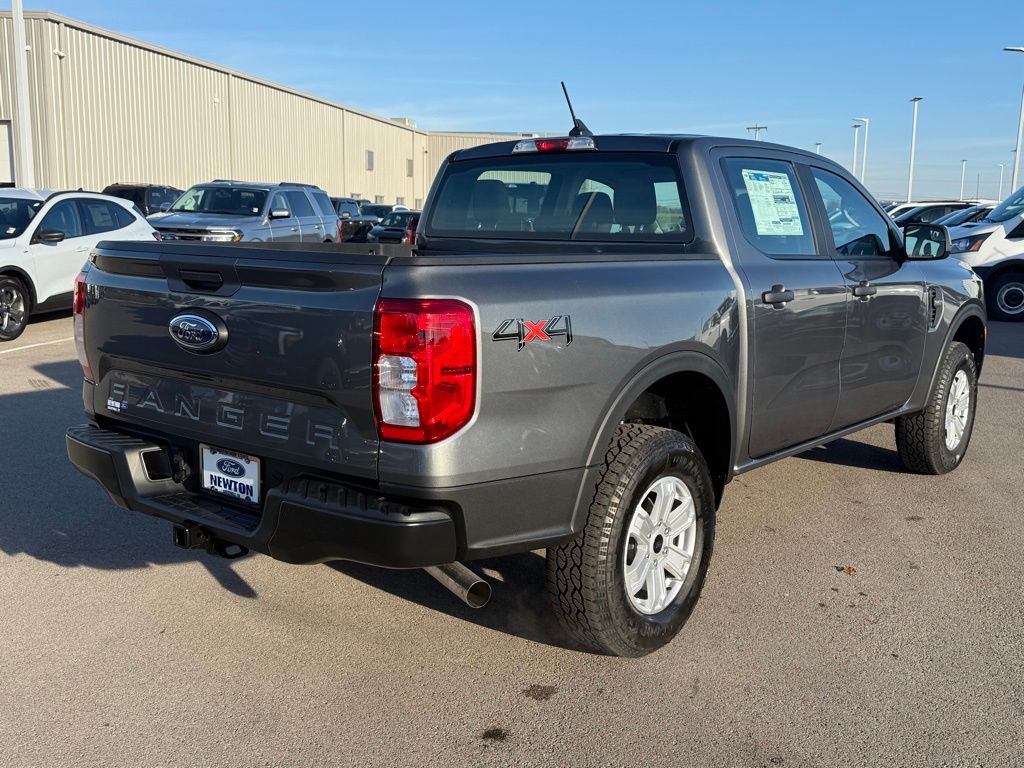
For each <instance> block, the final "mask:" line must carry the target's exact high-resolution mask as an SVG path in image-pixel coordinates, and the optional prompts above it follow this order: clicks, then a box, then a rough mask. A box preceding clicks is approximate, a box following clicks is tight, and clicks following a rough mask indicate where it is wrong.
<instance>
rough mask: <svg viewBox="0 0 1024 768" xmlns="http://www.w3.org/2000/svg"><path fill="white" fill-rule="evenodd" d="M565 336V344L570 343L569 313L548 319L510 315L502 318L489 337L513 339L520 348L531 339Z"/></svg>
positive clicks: (570, 326)
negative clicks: (535, 320)
mask: <svg viewBox="0 0 1024 768" xmlns="http://www.w3.org/2000/svg"><path fill="white" fill-rule="evenodd" d="M560 336H564V337H565V346H569V345H570V344H572V318H571V317H569V315H555V316H554V317H552V318H551V319H550V320H538V321H537V322H533V321H531V320H524V319H523V318H521V317H512V318H509V319H508V320H502V321H501V325H499V326H498V330H496V331H495V332H494V335H493V336H492V337H491V338H492V339H493V340H494V341H515V342H518V344H519V349H522V348H523V347H525V346H526V345H527V344H529V343H530V342H531V341H551V340H552V339H555V338H558V337H560Z"/></svg>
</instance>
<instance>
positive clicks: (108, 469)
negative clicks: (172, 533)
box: [67, 424, 457, 568]
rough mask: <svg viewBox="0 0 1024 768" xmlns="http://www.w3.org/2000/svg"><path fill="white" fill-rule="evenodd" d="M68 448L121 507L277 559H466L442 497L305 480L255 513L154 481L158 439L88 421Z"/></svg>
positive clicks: (400, 562) (276, 491)
mask: <svg viewBox="0 0 1024 768" xmlns="http://www.w3.org/2000/svg"><path fill="white" fill-rule="evenodd" d="M67 450H68V458H70V459H71V463H72V464H74V465H75V466H76V467H77V468H78V469H79V471H81V472H82V473H83V474H85V475H87V476H88V477H91V478H93V479H94V480H96V482H98V483H99V484H100V485H101V486H103V488H104V489H105V490H106V491H107V493H108V494H109V495H110V497H111V498H112V499H113V500H114V502H115V503H116V504H118V506H121V507H124V508H125V509H129V510H133V511H135V512H143V513H145V514H148V515H153V516H155V517H159V518H163V519H164V520H168V521H170V522H172V523H175V524H179V525H195V526H198V527H199V528H200V529H201V530H202V531H203V532H204V533H205V534H206V535H208V536H209V537H211V538H213V539H216V540H219V541H222V542H229V543H233V544H238V545H240V546H243V547H246V548H247V549H250V550H253V551H257V552H262V553H264V554H267V555H270V556H271V557H274V558H276V559H278V560H284V561H286V562H289V563H321V562H327V561H330V560H354V561H357V562H361V563H367V564H370V565H378V566H383V567H387V568H422V567H425V566H429V565H440V564H443V563H450V562H453V561H455V560H456V559H457V535H456V525H455V521H454V520H453V519H452V516H451V514H450V513H449V512H448V511H447V510H446V509H445V508H444V506H443V505H441V504H431V503H429V502H426V503H423V504H422V505H420V504H416V505H411V504H409V503H406V502H402V501H396V500H391V499H387V498H384V497H382V496H379V495H377V494H375V493H373V492H366V491H364V490H360V489H357V488H353V487H349V486H346V485H343V484H340V483H335V482H329V481H324V480H321V479H314V478H296V479H293V480H291V481H289V482H287V483H285V484H282V485H280V486H278V487H275V488H271V489H270V490H269V491H268V492H267V495H266V499H265V501H264V503H263V505H262V509H255V508H253V509H251V510H250V509H246V508H244V507H242V506H239V505H236V504H231V503H222V502H221V501H219V500H218V499H216V498H213V497H211V496H208V495H206V494H199V493H193V492H190V491H189V490H188V489H187V488H186V487H185V486H184V485H183V484H181V483H177V482H175V481H174V480H172V479H169V478H164V479H160V478H157V479H154V478H153V477H152V476H151V474H152V469H147V459H146V455H147V454H150V453H158V454H165V455H166V452H165V451H164V448H163V447H162V446H160V445H158V444H157V443H154V442H149V441H147V440H143V439H140V438H137V437H134V436H131V435H126V434H124V433H121V432H116V431H113V430H107V429H101V428H99V427H96V426H93V425H89V424H87V425H82V426H77V427H72V428H71V429H69V430H68V433H67ZM153 458H154V457H150V459H153ZM157 464H159V462H154V461H150V462H149V465H150V467H153V466H156V465H157Z"/></svg>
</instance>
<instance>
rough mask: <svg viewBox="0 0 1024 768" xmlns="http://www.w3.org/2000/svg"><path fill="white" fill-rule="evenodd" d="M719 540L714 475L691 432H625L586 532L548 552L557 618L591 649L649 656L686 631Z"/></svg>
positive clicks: (616, 441)
mask: <svg viewBox="0 0 1024 768" xmlns="http://www.w3.org/2000/svg"><path fill="white" fill-rule="evenodd" d="M714 538H715V498H714V492H713V490H712V485H711V475H710V473H709V472H708V468H707V464H706V463H705V462H704V458H703V457H702V456H701V454H700V451H699V450H698V449H697V446H696V445H694V443H693V441H692V440H690V438H688V437H687V436H686V435H683V434H682V433H680V432H676V431H674V430H671V429H665V428H662V427H653V426H647V425H643V424H623V425H621V426H619V428H618V429H617V430H616V433H615V437H614V438H613V439H612V443H611V446H610V447H609V449H608V453H607V454H606V455H605V461H604V468H603V470H602V475H601V479H600V481H599V482H598V485H597V492H596V494H595V496H594V500H593V503H592V504H591V506H590V511H589V514H588V517H587V523H586V526H585V528H584V530H583V531H582V532H581V533H580V534H579V535H578V536H577V537H576V538H575V539H573V540H572V541H570V542H568V543H566V544H562V545H561V546H558V547H552V548H550V549H548V552H547V566H548V590H549V594H550V597H551V602H552V605H553V607H554V610H555V613H556V614H557V615H558V617H559V619H560V620H561V621H562V623H563V625H564V626H565V627H566V629H568V630H569V632H570V634H572V635H573V637H574V638H575V639H576V640H578V641H579V642H581V643H582V644H583V645H585V646H586V647H588V648H590V649H592V650H596V651H599V652H602V653H608V654H613V655H616V656H643V655H645V654H648V653H650V652H651V651H654V650H657V649H658V648H660V647H661V646H663V645H665V644H666V643H667V642H669V641H670V640H671V639H672V638H673V637H675V636H676V634H678V632H679V630H680V629H681V628H682V626H683V624H685V623H686V620H687V618H689V616H690V613H691V612H692V611H693V607H694V605H695V604H696V602H697V599H698V597H699V596H700V591H701V587H702V586H703V584H704V578H705V575H706V574H707V570H708V565H709V563H710V560H711V550H712V545H713V543H714Z"/></svg>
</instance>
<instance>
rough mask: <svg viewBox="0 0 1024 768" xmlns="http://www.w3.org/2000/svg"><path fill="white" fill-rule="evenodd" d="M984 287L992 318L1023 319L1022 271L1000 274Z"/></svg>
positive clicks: (1023, 286)
mask: <svg viewBox="0 0 1024 768" xmlns="http://www.w3.org/2000/svg"><path fill="white" fill-rule="evenodd" d="M986 288H987V291H986V299H987V301H986V302H985V303H986V304H988V311H989V315H991V316H992V319H993V320H1009V321H1013V320H1016V321H1024V272H1010V273H1008V274H1002V275H1000V276H999V277H997V278H996V279H995V280H993V281H992V284H991V285H989V286H986Z"/></svg>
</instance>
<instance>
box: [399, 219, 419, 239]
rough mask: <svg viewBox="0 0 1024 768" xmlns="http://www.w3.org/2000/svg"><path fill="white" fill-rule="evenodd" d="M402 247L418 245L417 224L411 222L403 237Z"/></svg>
mask: <svg viewBox="0 0 1024 768" xmlns="http://www.w3.org/2000/svg"><path fill="white" fill-rule="evenodd" d="M402 245H416V224H415V223H413V222H411V221H410V222H409V226H407V227H406V228H405V234H404V235H402Z"/></svg>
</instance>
